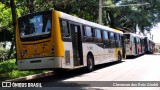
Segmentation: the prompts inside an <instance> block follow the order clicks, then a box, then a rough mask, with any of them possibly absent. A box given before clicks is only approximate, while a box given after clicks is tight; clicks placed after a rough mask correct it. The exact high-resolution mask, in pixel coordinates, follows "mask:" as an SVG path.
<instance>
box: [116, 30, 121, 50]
mask: <svg viewBox="0 0 160 90" xmlns="http://www.w3.org/2000/svg"><path fill="white" fill-rule="evenodd" d="M115 39H116V47H117V48H119V47H120V41H121V40H120V34H118V33H117V34H115Z"/></svg>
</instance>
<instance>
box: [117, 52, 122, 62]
mask: <svg viewBox="0 0 160 90" xmlns="http://www.w3.org/2000/svg"><path fill="white" fill-rule="evenodd" d="M121 61H122V55H121V53H118V62H121Z"/></svg>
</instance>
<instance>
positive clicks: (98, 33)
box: [95, 29, 102, 43]
mask: <svg viewBox="0 0 160 90" xmlns="http://www.w3.org/2000/svg"><path fill="white" fill-rule="evenodd" d="M95 31H96V43H102V33H101V30H100V29H95Z"/></svg>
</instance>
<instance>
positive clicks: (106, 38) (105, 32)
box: [103, 31, 110, 48]
mask: <svg viewBox="0 0 160 90" xmlns="http://www.w3.org/2000/svg"><path fill="white" fill-rule="evenodd" d="M103 42H104V45H105V48H109V44H110V43H109V37H108V32H107V31H103Z"/></svg>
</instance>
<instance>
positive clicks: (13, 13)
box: [8, 0, 16, 58]
mask: <svg viewBox="0 0 160 90" xmlns="http://www.w3.org/2000/svg"><path fill="white" fill-rule="evenodd" d="M10 6H11V11H12V21H13V27H14V28H13V30H14V35H13V36H14V38H13V40H12V45H11V48H10V52H9V54H8V58H10V57H11V54H12V52H13V48H14V45H15V42H16V39H15V33H16V6H15V3H14V0H10Z"/></svg>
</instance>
